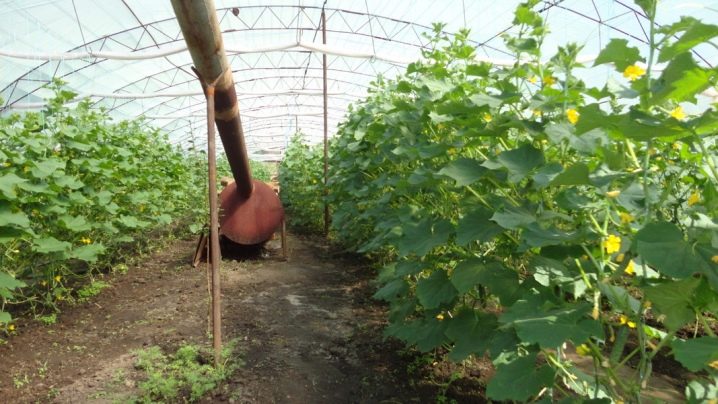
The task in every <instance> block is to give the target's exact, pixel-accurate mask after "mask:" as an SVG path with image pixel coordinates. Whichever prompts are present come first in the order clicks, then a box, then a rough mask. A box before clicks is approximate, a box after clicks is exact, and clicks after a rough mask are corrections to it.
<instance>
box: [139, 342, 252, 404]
mask: <svg viewBox="0 0 718 404" xmlns="http://www.w3.org/2000/svg"><path fill="white" fill-rule="evenodd" d="M235 345H236V342H235V341H232V342H230V343H229V344H228V345H227V346H226V347H225V349H224V351H223V355H222V356H223V358H224V363H223V364H222V365H221V366H219V367H218V368H215V367H214V366H212V353H211V351H210V350H207V349H203V348H201V347H199V346H196V345H184V346H182V347H180V348H179V349H178V350H177V352H175V353H174V354H172V355H166V354H165V353H164V352H162V349H161V348H160V347H157V346H154V347H151V348H147V349H144V350H141V351H137V352H136V354H137V362H136V363H135V368H137V369H138V370H142V371H144V373H145V375H146V376H145V377H146V378H145V380H143V381H141V382H139V384H138V387H139V389H140V391H141V396H140V397H138V398H137V401H138V402H142V403H144V402H155V401H176V400H178V399H180V398H181V399H182V401H184V400H188V401H190V402H192V401H196V400H198V399H200V398H201V397H202V396H204V395H205V394H206V393H207V392H209V391H212V390H213V389H214V388H216V387H217V385H218V384H219V383H220V382H222V381H224V380H226V379H227V378H228V377H229V376H230V375H231V374H232V373H233V372H234V370H235V369H236V368H237V367H238V366H240V365H241V363H240V361H239V360H238V358H236V357H233V355H232V354H233V352H234V350H235V349H234V347H235Z"/></svg>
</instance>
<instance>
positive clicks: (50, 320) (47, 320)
mask: <svg viewBox="0 0 718 404" xmlns="http://www.w3.org/2000/svg"><path fill="white" fill-rule="evenodd" d="M35 319H36V320H37V321H39V322H41V323H43V324H45V325H53V324H55V323H57V313H52V314H48V315H47V316H38V317H35Z"/></svg>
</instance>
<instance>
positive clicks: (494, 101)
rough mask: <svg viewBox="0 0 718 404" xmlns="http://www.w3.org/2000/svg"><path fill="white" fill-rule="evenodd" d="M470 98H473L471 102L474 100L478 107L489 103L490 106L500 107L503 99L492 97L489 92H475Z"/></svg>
mask: <svg viewBox="0 0 718 404" xmlns="http://www.w3.org/2000/svg"><path fill="white" fill-rule="evenodd" d="M469 100H471V102H473V103H474V105H476V106H477V107H483V106H484V105H488V106H489V108H498V107H500V106H501V99H499V98H496V97H492V96H490V95H488V94H474V95H472V96H471V97H469Z"/></svg>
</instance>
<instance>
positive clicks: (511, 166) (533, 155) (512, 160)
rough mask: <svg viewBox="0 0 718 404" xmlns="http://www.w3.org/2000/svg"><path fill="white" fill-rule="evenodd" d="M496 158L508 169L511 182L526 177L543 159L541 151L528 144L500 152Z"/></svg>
mask: <svg viewBox="0 0 718 404" xmlns="http://www.w3.org/2000/svg"><path fill="white" fill-rule="evenodd" d="M496 160H497V162H498V163H499V164H501V165H502V166H503V167H505V168H506V169H507V170H508V171H509V181H511V182H519V181H521V180H522V179H524V178H526V176H527V175H528V174H529V173H530V172H531V171H532V170H533V169H535V168H536V167H538V166H540V165H541V164H543V163H544V161H545V159H544V155H543V152H542V151H541V150H539V149H537V148H535V147H533V146H531V145H530V144H524V145H522V146H520V147H518V148H516V149H513V150H507V151H504V152H501V154H499V155H498V156H497V157H496Z"/></svg>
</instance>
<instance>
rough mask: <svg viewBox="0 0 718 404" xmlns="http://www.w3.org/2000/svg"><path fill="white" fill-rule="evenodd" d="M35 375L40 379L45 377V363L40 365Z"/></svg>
mask: <svg viewBox="0 0 718 404" xmlns="http://www.w3.org/2000/svg"><path fill="white" fill-rule="evenodd" d="M37 375H38V376H40V378H41V379H44V378H45V377H47V361H45V362H43V363H42V364H40V366H39V367H38V368H37Z"/></svg>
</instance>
